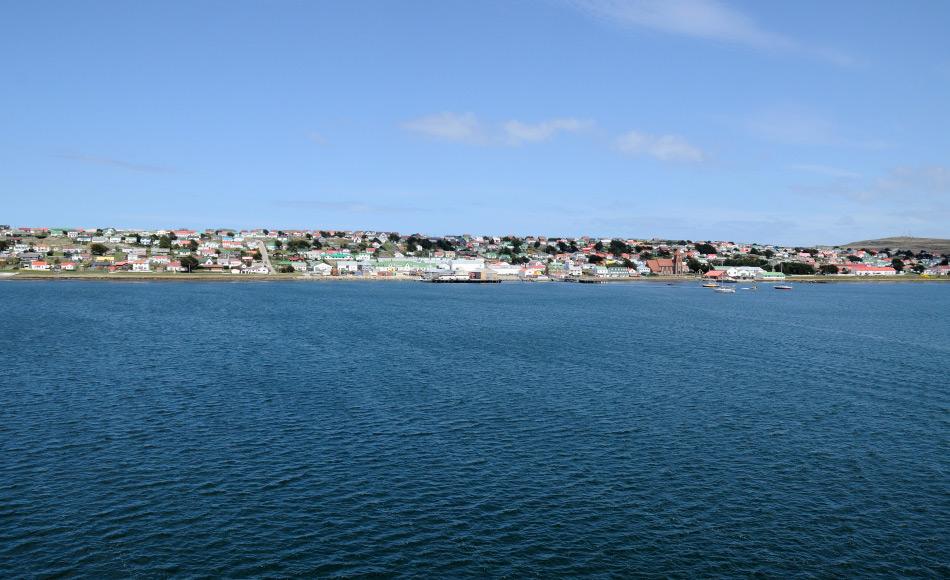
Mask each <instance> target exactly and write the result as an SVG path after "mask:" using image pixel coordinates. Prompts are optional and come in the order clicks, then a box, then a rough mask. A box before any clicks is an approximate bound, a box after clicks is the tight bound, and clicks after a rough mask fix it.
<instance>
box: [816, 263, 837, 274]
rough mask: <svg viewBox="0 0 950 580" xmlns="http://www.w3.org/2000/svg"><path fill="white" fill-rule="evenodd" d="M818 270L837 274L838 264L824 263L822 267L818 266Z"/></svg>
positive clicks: (823, 272)
mask: <svg viewBox="0 0 950 580" xmlns="http://www.w3.org/2000/svg"><path fill="white" fill-rule="evenodd" d="M818 271H819V272H821V273H822V274H837V273H838V266H835V265H834V264H823V265H822V266H821V267H820V268H818Z"/></svg>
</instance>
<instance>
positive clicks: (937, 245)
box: [838, 237, 950, 254]
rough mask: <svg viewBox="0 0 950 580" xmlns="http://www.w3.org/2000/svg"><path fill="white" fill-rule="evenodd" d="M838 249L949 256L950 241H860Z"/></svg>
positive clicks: (901, 238) (902, 239)
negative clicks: (926, 253) (883, 250)
mask: <svg viewBox="0 0 950 580" xmlns="http://www.w3.org/2000/svg"><path fill="white" fill-rule="evenodd" d="M838 247H839V248H856V249H857V248H868V249H870V250H879V249H881V248H890V249H892V250H910V251H912V252H919V251H921V250H926V251H928V252H932V253H936V254H950V240H947V239H942V238H911V237H894V238H879V239H876V240H862V241H860V242H850V243H847V244H841V245H839V246H838Z"/></svg>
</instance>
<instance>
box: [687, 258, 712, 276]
mask: <svg viewBox="0 0 950 580" xmlns="http://www.w3.org/2000/svg"><path fill="white" fill-rule="evenodd" d="M686 267H687V268H689V271H690V272H702V273H703V274H705V273H706V272H708V271H709V264H703V263H702V262H700V261H699V260H697V259H696V258H688V259H687V260H686Z"/></svg>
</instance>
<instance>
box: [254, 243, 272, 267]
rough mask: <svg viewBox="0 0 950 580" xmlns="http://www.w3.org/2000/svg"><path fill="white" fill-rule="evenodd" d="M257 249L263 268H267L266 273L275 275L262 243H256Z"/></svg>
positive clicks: (265, 247)
mask: <svg viewBox="0 0 950 580" xmlns="http://www.w3.org/2000/svg"><path fill="white" fill-rule="evenodd" d="M257 249H258V251H260V253H261V261H262V262H264V266H266V267H267V273H268V274H273V273H275V270H274V266H273V265H272V264H271V263H270V256H269V255H268V254H267V246H265V245H264V242H257Z"/></svg>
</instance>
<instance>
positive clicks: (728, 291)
mask: <svg viewBox="0 0 950 580" xmlns="http://www.w3.org/2000/svg"><path fill="white" fill-rule="evenodd" d="M713 292H719V293H720V294H735V293H736V289H735V288H716V289H715V290H713Z"/></svg>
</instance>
